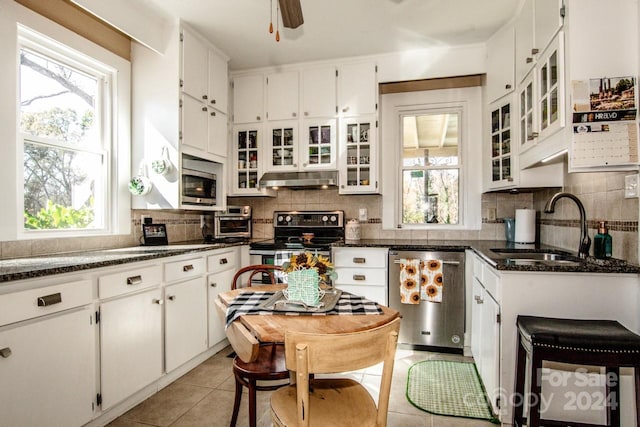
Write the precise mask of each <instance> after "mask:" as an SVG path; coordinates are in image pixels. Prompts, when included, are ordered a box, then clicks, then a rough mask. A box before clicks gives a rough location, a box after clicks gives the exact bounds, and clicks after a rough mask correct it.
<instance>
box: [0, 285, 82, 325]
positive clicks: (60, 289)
mask: <svg viewBox="0 0 640 427" xmlns="http://www.w3.org/2000/svg"><path fill="white" fill-rule="evenodd" d="M91 300H92V291H91V280H78V281H75V282H69V283H62V284H59V285H53V286H46V287H43V288H38V289H30V290H27V291H21V292H14V293H12V294H6V295H2V296H0V326H2V325H7V324H9V323H14V322H19V321H21V320H26V319H32V318H34V317H38V316H44V315H45V314H51V313H57V312H59V311H62V310H67V309H70V308H73V307H79V306H82V305H85V304H89V303H91Z"/></svg>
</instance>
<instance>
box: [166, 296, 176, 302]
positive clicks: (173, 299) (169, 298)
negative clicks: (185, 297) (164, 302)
mask: <svg viewBox="0 0 640 427" xmlns="http://www.w3.org/2000/svg"><path fill="white" fill-rule="evenodd" d="M167 299H168V300H169V301H175V300H176V296H175V295H169V296H168V297H167Z"/></svg>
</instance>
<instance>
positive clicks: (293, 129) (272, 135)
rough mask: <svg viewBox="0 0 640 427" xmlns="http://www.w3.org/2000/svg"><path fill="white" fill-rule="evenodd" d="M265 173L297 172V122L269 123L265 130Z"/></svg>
mask: <svg viewBox="0 0 640 427" xmlns="http://www.w3.org/2000/svg"><path fill="white" fill-rule="evenodd" d="M265 159H266V164H265V168H266V170H267V171H282V170H290V171H295V170H298V121H297V120H283V121H279V122H272V121H269V126H268V130H267V151H266V156H265Z"/></svg>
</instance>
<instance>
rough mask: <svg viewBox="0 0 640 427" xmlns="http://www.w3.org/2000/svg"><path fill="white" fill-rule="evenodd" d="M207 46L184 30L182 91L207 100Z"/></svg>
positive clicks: (187, 30)
mask: <svg viewBox="0 0 640 427" xmlns="http://www.w3.org/2000/svg"><path fill="white" fill-rule="evenodd" d="M207 70H208V50H207V46H206V45H205V44H204V42H202V41H201V40H200V39H199V38H198V37H197V36H196V35H195V34H193V33H192V32H191V31H190V30H189V29H187V28H183V29H182V91H183V92H185V93H188V94H189V95H191V96H193V97H194V98H196V99H199V100H202V101H205V100H206V99H207V93H208V85H209V76H208V75H207Z"/></svg>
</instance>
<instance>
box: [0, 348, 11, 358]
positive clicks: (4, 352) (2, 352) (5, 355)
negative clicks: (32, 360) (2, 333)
mask: <svg viewBox="0 0 640 427" xmlns="http://www.w3.org/2000/svg"><path fill="white" fill-rule="evenodd" d="M0 356H2V358H3V359H6V358H8V357H9V356H11V349H10V348H9V347H5V348H3V349H0Z"/></svg>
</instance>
